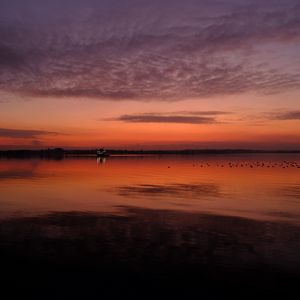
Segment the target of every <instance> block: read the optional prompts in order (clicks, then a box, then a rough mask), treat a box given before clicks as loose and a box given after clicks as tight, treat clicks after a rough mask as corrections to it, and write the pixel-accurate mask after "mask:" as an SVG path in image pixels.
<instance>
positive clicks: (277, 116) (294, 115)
mask: <svg viewBox="0 0 300 300" xmlns="http://www.w3.org/2000/svg"><path fill="white" fill-rule="evenodd" d="M270 118H271V119H273V120H300V110H295V111H286V112H280V113H271V114H270Z"/></svg>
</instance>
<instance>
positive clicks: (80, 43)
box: [0, 0, 300, 101]
mask: <svg viewBox="0 0 300 300" xmlns="http://www.w3.org/2000/svg"><path fill="white" fill-rule="evenodd" d="M27 2H28V3H31V5H28V6H24V5H22V1H12V4H10V3H8V2H6V3H5V5H4V4H2V5H0V19H1V20H2V22H1V23H0V66H1V72H0V89H1V90H3V91H9V92H15V93H19V94H21V95H28V96H30V97H55V98H61V97H81V98H85V97H86V98H96V99H100V100H102V99H110V100H124V99H125V100H126V99H132V100H139V101H145V100H158V101H175V100H181V99H186V98H201V97H202V98H206V97H211V96H218V95H226V94H236V93H244V92H249V91H251V92H252V91H255V92H259V93H278V92H281V91H283V90H289V89H297V88H299V86H300V72H299V69H298V68H295V65H297V62H299V63H300V61H299V55H298V53H299V51H300V49H299V40H300V6H299V4H297V1H294V0H287V1H283V0H282V1H273V0H271V1H270V0H268V1H267V0H263V1H259V2H258V1H253V3H252V4H251V5H249V4H248V2H249V1H244V0H243V1H238V3H237V2H236V1H231V2H230V3H229V2H227V3H222V2H220V1H201V3H199V1H195V0H187V1H185V2H184V4H183V3H182V1H179V0H172V1H169V0H166V1H156V0H154V1H151V3H149V2H146V1H136V0H132V1H127V0H122V1H120V0H114V1H106V0H104V1H101V2H99V1H93V0H87V1H84V2H83V1H79V0H77V1H72V5H71V3H70V2H69V1H53V3H47V4H44V3H43V5H41V4H39V3H38V2H37V1H33V0H28V1H27ZM16 3H17V4H18V5H17V4H16ZM16 7H17V8H18V9H17V10H16ZM297 45H298V46H297ZM267 47H271V51H270V50H269V49H268V48H267ZM271 53H274V55H273V56H272V54H271ZM278 56H280V57H281V59H280V60H278V59H277V57H278ZM283 66H284V67H283Z"/></svg>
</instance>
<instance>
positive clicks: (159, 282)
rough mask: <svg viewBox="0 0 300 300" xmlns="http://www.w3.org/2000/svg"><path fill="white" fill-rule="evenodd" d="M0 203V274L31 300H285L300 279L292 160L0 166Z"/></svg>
mask: <svg viewBox="0 0 300 300" xmlns="http://www.w3.org/2000/svg"><path fill="white" fill-rule="evenodd" d="M0 192H1V194H0V251H1V252H0V254H1V261H0V263H1V265H2V266H5V267H4V269H5V270H6V273H7V276H6V279H7V280H8V286H9V284H12V282H18V284H19V285H20V289H19V290H20V291H22V293H25V292H29V293H31V295H32V296H33V295H35V296H36V295H41V294H42V295H43V297H44V298H45V297H46V296H47V295H51V296H49V298H51V299H54V298H59V297H60V296H62V295H63V296H64V298H66V297H67V295H70V296H72V297H73V298H74V297H76V296H78V297H91V298H92V297H94V296H95V295H104V297H105V298H107V297H110V296H119V295H123V294H124V293H125V294H126V295H130V296H134V295H136V293H139V292H143V293H144V292H145V289H146V290H147V289H148V287H149V284H150V285H151V286H152V288H151V290H154V291H156V292H158V293H166V294H167V295H169V294H170V293H174V294H178V293H183V294H182V295H183V296H188V295H189V296H191V295H195V293H196V294H199V295H202V296H203V295H205V296H207V297H208V298H214V297H216V298H218V297H219V296H220V295H223V293H228V294H231V293H232V295H233V294H234V293H238V294H239V295H240V294H242V295H243V296H245V294H244V292H245V290H248V292H247V293H246V294H247V295H248V294H249V293H250V294H249V295H252V296H253V295H254V294H255V293H256V292H259V293H263V294H265V295H266V296H268V295H269V296H270V295H272V293H273V294H274V293H280V292H281V293H283V296H284V297H287V293H288V291H293V288H294V287H296V286H297V285H296V282H297V281H298V280H299V279H300V276H299V274H300V255H299V253H300V227H299V226H300V155H292V154H290V155H270V154H264V155H257V154H256V155H234V156H228V155H224V156H222V155H218V156H203V155H201V156H175V155H174V156H127V157H126V156H119V157H118V156H115V157H109V158H108V159H106V161H100V160H97V159H96V158H92V157H89V158H67V159H64V160H39V159H32V160H4V159H2V160H0ZM28 270H33V271H32V272H30V274H31V275H30V276H29V275H28V272H29V271H28ZM66 272H67V274H68V275H67V276H66ZM38 274H44V276H45V278H46V279H45V280H42V279H41V277H40V275H38ZM53 274H55V275H53ZM16 276H17V277H16ZM26 278H28V280H26ZM53 278H55V281H54V282H53ZM66 278H67V279H66ZM99 280H100V281H99ZM34 282H35V283H38V284H33V283H34ZM133 282H135V283H134V284H133ZM74 283H77V284H78V285H77V287H76V288H75V287H74ZM13 284H14V283H13ZM237 285H238V286H240V287H241V288H238V287H237ZM274 285H275V287H276V288H275V289H274ZM116 286H117V288H116ZM212 287H213V289H212ZM46 291H47V292H46ZM253 293H254V294H253ZM261 295H262V294H261Z"/></svg>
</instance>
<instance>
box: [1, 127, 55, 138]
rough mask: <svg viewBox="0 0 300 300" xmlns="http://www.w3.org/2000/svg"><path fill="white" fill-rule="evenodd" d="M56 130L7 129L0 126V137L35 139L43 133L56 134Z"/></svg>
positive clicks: (43, 134)
mask: <svg viewBox="0 0 300 300" xmlns="http://www.w3.org/2000/svg"><path fill="white" fill-rule="evenodd" d="M58 134H59V133H58V132H51V131H43V130H25V129H9V128H0V137H6V138H13V139H35V138H38V137H40V136H45V135H58Z"/></svg>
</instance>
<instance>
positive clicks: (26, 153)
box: [0, 148, 300, 159]
mask: <svg viewBox="0 0 300 300" xmlns="http://www.w3.org/2000/svg"><path fill="white" fill-rule="evenodd" d="M96 151H97V149H89V150H78V149H76V150H70V149H63V148H49V149H40V150H26V149H23V150H0V157H8V158H30V157H41V158H54V159H55V158H57V159H61V158H64V157H68V156H96ZM107 152H108V153H109V154H110V155H149V154H152V155H164V154H169V155H170V154H174V155H176V154H177V155H197V154H253V153H278V154H280V153H300V150H253V149H185V150H124V149H117V150H116V149H107Z"/></svg>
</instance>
